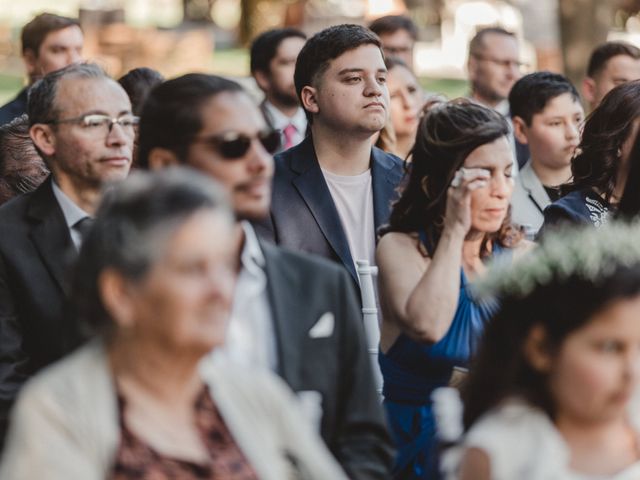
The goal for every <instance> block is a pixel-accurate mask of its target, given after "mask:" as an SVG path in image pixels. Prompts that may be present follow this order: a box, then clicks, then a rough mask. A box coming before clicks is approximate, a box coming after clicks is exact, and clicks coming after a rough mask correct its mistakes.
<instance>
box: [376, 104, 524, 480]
mask: <svg viewBox="0 0 640 480" xmlns="http://www.w3.org/2000/svg"><path fill="white" fill-rule="evenodd" d="M508 133H509V127H508V125H507V123H506V121H505V120H504V119H503V118H502V117H501V116H500V115H499V114H497V113H496V112H494V111H493V110H490V109H488V108H485V107H483V106H480V105H477V104H474V103H471V102H469V101H466V100H454V101H451V102H442V103H440V104H438V105H434V106H432V107H431V109H430V110H429V111H428V112H427V113H426V115H425V117H424V118H423V119H422V121H421V122H420V125H419V128H418V134H417V137H416V143H415V146H414V148H413V150H412V159H413V163H412V167H411V169H410V173H409V179H408V182H407V185H406V187H405V189H404V191H403V193H402V196H401V198H400V199H399V200H398V202H397V203H396V204H395V205H394V207H393V210H392V213H391V217H390V225H389V226H388V227H387V228H386V230H385V231H384V232H383V237H382V239H381V240H380V242H379V245H378V249H377V252H376V260H377V264H378V267H379V271H380V274H379V277H378V279H379V294H380V304H381V308H382V313H383V315H382V317H383V321H382V325H381V339H380V355H379V361H380V367H381V370H382V374H383V378H384V387H383V395H384V397H385V400H384V403H385V407H386V410H387V414H388V415H387V417H388V419H389V423H390V426H391V430H392V435H393V437H394V440H395V443H396V447H397V448H398V456H397V459H396V465H395V468H394V478H397V479H402V480H412V479H433V478H436V476H437V471H438V468H437V455H436V448H435V446H436V442H435V437H434V433H435V426H434V419H433V413H432V405H431V401H430V399H429V398H430V394H431V392H432V391H433V390H434V389H436V388H438V387H441V386H443V385H447V384H448V383H449V382H450V380H451V377H452V374H453V372H454V367H465V366H466V365H467V363H468V360H469V358H470V356H471V355H472V353H473V351H474V349H475V344H476V342H477V340H478V339H479V337H480V335H481V334H482V331H483V329H484V326H485V323H486V321H487V320H488V319H489V318H490V317H491V315H492V314H493V313H494V311H495V309H496V307H497V305H496V303H495V302H492V301H483V302H476V301H475V300H474V299H473V298H471V296H470V295H469V292H468V285H469V283H470V282H471V281H472V280H474V279H475V278H476V277H479V276H481V275H482V274H483V272H484V269H485V266H484V262H485V261H486V260H487V259H489V258H490V257H492V256H495V255H497V254H498V253H500V252H502V253H504V254H505V255H507V256H510V255H511V249H512V248H513V247H516V246H517V247H518V248H520V247H521V246H522V243H520V239H521V237H522V235H521V234H520V232H517V231H515V230H514V229H513V228H512V227H511V223H510V216H509V200H510V198H511V192H512V191H513V180H512V178H511V169H512V166H513V153H512V149H511V145H510V143H509V141H508V137H507V135H508Z"/></svg>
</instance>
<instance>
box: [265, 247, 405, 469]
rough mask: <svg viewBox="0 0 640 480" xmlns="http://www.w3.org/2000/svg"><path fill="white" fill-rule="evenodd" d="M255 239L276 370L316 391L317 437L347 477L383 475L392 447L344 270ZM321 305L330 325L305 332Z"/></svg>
mask: <svg viewBox="0 0 640 480" xmlns="http://www.w3.org/2000/svg"><path fill="white" fill-rule="evenodd" d="M261 247H262V251H263V253H264V257H265V270H266V275H267V289H268V296H269V303H270V305H271V313H272V317H273V320H274V326H275V335H276V345H277V353H278V373H279V375H280V376H281V377H282V378H283V379H284V380H285V381H286V382H287V383H288V384H289V386H290V387H291V388H292V389H293V390H294V391H296V392H300V391H315V392H319V393H320V394H321V395H322V409H323V415H322V421H321V434H322V438H323V439H324V441H325V443H326V444H327V446H328V447H329V449H330V450H331V452H332V453H333V455H334V456H335V457H336V459H337V460H338V462H340V464H341V465H342V467H343V468H344V470H345V471H346V473H347V475H348V476H349V478H351V479H388V478H389V476H390V469H391V465H392V462H393V450H392V446H391V440H390V437H389V434H388V431H387V427H386V423H385V419H384V414H383V411H382V406H381V404H380V400H379V396H378V393H377V392H376V389H375V383H374V379H373V374H372V369H371V363H370V359H369V354H368V352H367V347H366V342H365V338H364V330H363V326H362V314H361V313H360V308H359V304H358V300H357V296H356V292H355V290H354V287H353V284H352V282H351V280H350V278H349V275H348V274H347V273H346V272H345V271H344V269H343V268H341V267H340V266H338V265H336V264H334V263H332V262H329V261H326V260H324V259H322V258H317V257H313V256H308V255H300V254H297V253H295V252H289V251H287V250H285V249H282V248H279V247H276V246H274V245H271V244H269V243H267V242H261ZM327 312H329V313H330V314H333V318H334V328H333V331H332V333H331V334H330V335H328V336H325V337H321V338H312V337H311V336H310V334H309V332H310V330H311V329H312V328H313V327H314V325H315V324H316V322H317V321H318V319H319V318H321V317H322V316H323V315H325V314H326V313H327Z"/></svg>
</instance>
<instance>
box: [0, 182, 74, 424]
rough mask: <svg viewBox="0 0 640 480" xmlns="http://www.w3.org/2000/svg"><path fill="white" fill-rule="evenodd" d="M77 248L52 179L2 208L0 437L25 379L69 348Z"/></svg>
mask: <svg viewBox="0 0 640 480" xmlns="http://www.w3.org/2000/svg"><path fill="white" fill-rule="evenodd" d="M74 254H75V249H74V247H73V243H72V240H71V236H70V234H69V230H68V228H67V225H66V222H65V219H64V216H63V214H62V210H61V209H60V206H59V205H58V202H57V200H56V198H55V196H54V194H53V189H52V186H51V178H49V179H48V180H47V181H45V182H44V183H43V184H42V185H41V186H40V187H39V188H38V189H37V190H35V191H34V192H31V193H27V194H25V195H21V196H19V197H16V198H14V199H13V200H11V201H9V202H7V203H6V204H4V205H2V207H0V429H1V430H0V435H2V436H3V435H4V429H5V427H6V421H7V413H8V409H9V408H10V406H11V405H12V403H13V400H14V398H15V395H16V393H17V391H18V389H19V388H20V386H21V385H22V383H24V381H25V380H26V379H27V378H28V377H29V376H31V375H33V374H34V373H35V372H37V371H38V370H40V369H41V368H42V367H44V366H46V365H48V364H49V363H51V362H53V361H55V360H57V359H58V358H60V357H61V356H63V355H64V354H65V353H67V352H69V351H70V350H71V349H72V347H73V346H75V345H76V341H77V337H75V336H74V333H73V332H75V330H74V327H73V325H72V322H71V320H70V318H69V317H68V316H66V315H65V303H66V292H67V286H68V285H67V281H66V280H67V279H66V277H67V270H68V265H69V261H70V260H71V258H72V257H73V255H74Z"/></svg>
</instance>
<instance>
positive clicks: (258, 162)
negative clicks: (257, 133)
mask: <svg viewBox="0 0 640 480" xmlns="http://www.w3.org/2000/svg"><path fill="white" fill-rule="evenodd" d="M248 167H249V169H250V170H251V171H252V172H253V173H261V172H263V171H265V170H271V169H272V168H273V156H272V155H271V154H270V153H269V152H267V150H266V149H265V148H264V146H263V145H262V143H261V142H260V141H259V140H258V139H257V138H254V139H253V141H252V142H251V150H250V151H249V155H248Z"/></svg>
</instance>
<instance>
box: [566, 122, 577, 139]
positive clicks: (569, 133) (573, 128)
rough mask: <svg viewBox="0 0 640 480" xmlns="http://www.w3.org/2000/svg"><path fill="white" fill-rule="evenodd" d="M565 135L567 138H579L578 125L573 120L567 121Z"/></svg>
mask: <svg viewBox="0 0 640 480" xmlns="http://www.w3.org/2000/svg"><path fill="white" fill-rule="evenodd" d="M565 136H566V138H567V140H571V139H573V138H580V125H579V124H577V123H574V122H569V123H568V124H567V128H566V130H565Z"/></svg>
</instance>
